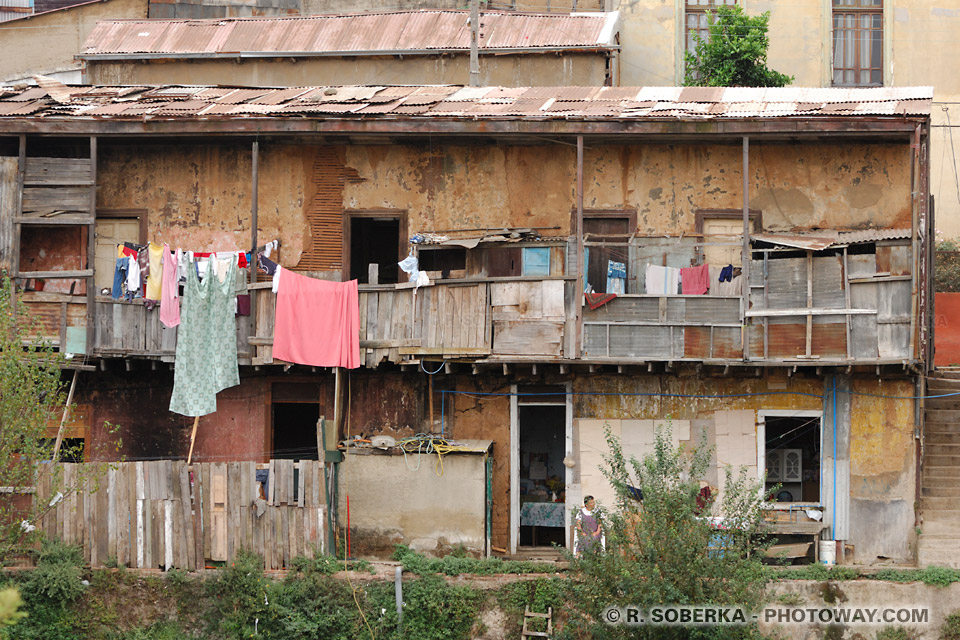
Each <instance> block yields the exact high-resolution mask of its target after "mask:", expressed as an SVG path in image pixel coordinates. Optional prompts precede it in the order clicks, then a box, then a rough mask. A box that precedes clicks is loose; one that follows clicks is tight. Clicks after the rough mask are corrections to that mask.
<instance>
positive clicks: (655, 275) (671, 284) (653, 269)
mask: <svg viewBox="0 0 960 640" xmlns="http://www.w3.org/2000/svg"><path fill="white" fill-rule="evenodd" d="M644 282H645V283H646V286H647V293H649V294H652V295H674V294H676V293H677V290H678V289H679V288H680V269H677V268H676V267H658V266H657V265H655V264H648V265H647V273H646V275H645V276H644Z"/></svg>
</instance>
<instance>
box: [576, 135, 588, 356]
mask: <svg viewBox="0 0 960 640" xmlns="http://www.w3.org/2000/svg"><path fill="white" fill-rule="evenodd" d="M576 234H577V270H576V274H577V290H576V292H575V293H574V296H575V298H574V299H575V303H574V307H573V308H574V309H575V311H576V340H575V341H574V342H575V344H574V357H576V358H579V357H580V355H581V353H582V351H583V349H582V345H583V290H584V285H585V279H586V274H585V273H584V264H583V136H577V229H576Z"/></svg>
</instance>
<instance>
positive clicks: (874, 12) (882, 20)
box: [829, 0, 889, 87]
mask: <svg viewBox="0 0 960 640" xmlns="http://www.w3.org/2000/svg"><path fill="white" fill-rule="evenodd" d="M839 1H840V0H830V48H829V50H830V86H833V87H882V86H884V84H885V82H886V75H887V74H886V69H885V66H886V62H887V56H886V52H885V51H884V49H885V48H886V31H887V25H886V9H887V7H886V5H885V4H884V0H879V1H880V4H879V5H875V4H873V5H866V2H872V1H873V0H854V1H855V2H856V5H852V6H851V5H841V4H838V2H839ZM888 2H889V0H888ZM838 16H852V17H855V20H854V22H855V24H854V26H853V27H842V30H843V32H844V33H849V34H854V43H853V56H854V60H853V61H852V62H851V63H850V64H851V65H852V66H842V67H839V68H838V67H837V66H836V63H837V42H838V35H837V33H838V28H837V17H838ZM862 16H873V18H872V20H871V23H875V22H877V21H878V22H879V25H880V26H879V28H875V27H874V26H872V24H871V26H869V27H863V26H862V25H861V24H860V21H861V17H862ZM877 31H879V33H880V37H879V41H878V44H877V46H878V47H879V51H880V60H879V63H878V66H876V67H875V66H873V65H872V63H869V61H868V65H867V66H864V65H863V64H862V63H861V60H860V54H861V42H862V38H863V34H867V37H869V38H870V39H873V38H872V34H873V33H874V32H877ZM871 51H872V50H871ZM843 62H844V64H846V63H847V61H846V60H844V61H843ZM838 71H839V72H840V73H841V74H845V73H847V72H852V73H853V74H854V77H855V80H854V81H853V82H846V81H840V82H837V80H836V78H837V73H838ZM874 72H878V73H879V74H880V80H879V82H875V81H873V80H872V76H873V73H874ZM863 73H867V74H868V75H869V76H870V77H871V80H870V82H860V81H859V77H860V76H861V75H862V74H863Z"/></svg>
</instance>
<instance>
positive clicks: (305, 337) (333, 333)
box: [273, 269, 360, 369]
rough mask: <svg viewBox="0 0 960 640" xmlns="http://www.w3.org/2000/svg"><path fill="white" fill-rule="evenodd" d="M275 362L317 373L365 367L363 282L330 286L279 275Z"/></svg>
mask: <svg viewBox="0 0 960 640" xmlns="http://www.w3.org/2000/svg"><path fill="white" fill-rule="evenodd" d="M278 272H279V274H280V279H279V283H278V286H277V317H276V321H275V322H274V328H273V357H274V358H277V359H278V360H286V361H287V362H293V363H295V364H307V365H313V366H316V367H345V368H347V369H356V368H357V367H359V366H360V293H359V289H358V287H357V281H356V280H351V281H349V282H330V281H329V280H317V279H316V278H308V277H306V276H302V275H300V274H298V273H294V272H293V271H290V270H289V269H278Z"/></svg>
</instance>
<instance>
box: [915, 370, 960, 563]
mask: <svg viewBox="0 0 960 640" xmlns="http://www.w3.org/2000/svg"><path fill="white" fill-rule="evenodd" d="M949 393H956V394H960V370H949V369H947V370H938V371H937V373H936V377H930V378H928V379H927V396H928V398H927V400H926V404H925V415H924V449H923V462H922V464H923V475H922V479H921V485H920V496H921V498H920V509H921V513H922V515H923V526H922V528H921V532H922V533H921V534H920V539H919V542H918V547H917V563H918V564H919V565H920V566H921V567H925V566H930V565H940V566H945V567H953V568H960V395H956V396H949V397H945V398H930V397H929V396H938V395H944V394H949Z"/></svg>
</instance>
